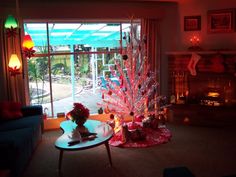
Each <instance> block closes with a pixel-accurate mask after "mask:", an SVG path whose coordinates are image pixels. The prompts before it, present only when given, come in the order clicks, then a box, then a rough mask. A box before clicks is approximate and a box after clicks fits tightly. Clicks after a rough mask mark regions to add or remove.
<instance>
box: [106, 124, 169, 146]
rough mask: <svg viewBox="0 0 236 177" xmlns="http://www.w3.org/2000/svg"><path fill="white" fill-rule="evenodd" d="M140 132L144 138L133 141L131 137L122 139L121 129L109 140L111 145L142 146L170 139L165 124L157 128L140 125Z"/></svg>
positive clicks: (165, 141) (157, 143) (161, 142)
mask: <svg viewBox="0 0 236 177" xmlns="http://www.w3.org/2000/svg"><path fill="white" fill-rule="evenodd" d="M139 128H141V129H142V133H143V134H144V135H145V138H143V139H140V140H136V141H133V140H131V138H129V139H128V140H126V141H124V137H123V136H124V135H123V133H122V131H119V132H117V133H116V134H115V135H114V136H113V137H112V139H111V140H110V141H109V144H110V145H111V146H116V147H124V148H143V147H149V146H154V145H159V144H163V143H167V142H168V141H170V139H171V137H172V134H171V132H170V130H169V129H167V128H166V127H165V126H164V127H160V128H157V129H152V128H146V127H141V126H139Z"/></svg>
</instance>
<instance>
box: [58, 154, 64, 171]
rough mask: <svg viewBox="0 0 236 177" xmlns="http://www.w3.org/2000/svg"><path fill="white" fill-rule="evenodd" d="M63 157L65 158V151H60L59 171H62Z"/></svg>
mask: <svg viewBox="0 0 236 177" xmlns="http://www.w3.org/2000/svg"><path fill="white" fill-rule="evenodd" d="M62 157H63V150H60V156H59V164H58V169H59V171H60V170H61V163H62Z"/></svg>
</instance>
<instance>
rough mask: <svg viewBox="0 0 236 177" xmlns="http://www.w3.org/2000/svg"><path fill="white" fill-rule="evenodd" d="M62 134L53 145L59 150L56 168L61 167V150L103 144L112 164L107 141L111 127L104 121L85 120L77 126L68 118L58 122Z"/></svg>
mask: <svg viewBox="0 0 236 177" xmlns="http://www.w3.org/2000/svg"><path fill="white" fill-rule="evenodd" d="M60 127H61V129H62V130H63V134H62V135H61V136H60V137H59V138H58V139H57V140H56V142H55V147H56V148H57V149H59V150H60V155H59V164H58V169H59V170H60V169H61V164H62V158H63V152H64V151H78V150H85V149H90V148H93V147H96V146H99V145H102V144H104V145H105V146H106V150H107V154H108V158H109V162H110V165H111V166H112V160H111V153H110V148H109V144H108V141H109V140H110V139H111V138H112V136H113V129H112V128H111V126H109V125H108V124H106V123H104V122H100V121H97V120H87V121H86V122H85V124H84V127H82V128H81V127H80V128H78V127H77V125H76V124H75V123H73V122H72V121H70V120H67V121H63V122H61V124H60Z"/></svg>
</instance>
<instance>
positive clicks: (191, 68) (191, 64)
mask: <svg viewBox="0 0 236 177" xmlns="http://www.w3.org/2000/svg"><path fill="white" fill-rule="evenodd" d="M200 59H201V56H200V55H198V54H196V53H193V54H192V57H191V59H190V61H189V63H188V70H189V71H190V73H191V75H193V76H196V75H197V72H196V68H195V67H196V64H197V62H198V61H199V60H200Z"/></svg>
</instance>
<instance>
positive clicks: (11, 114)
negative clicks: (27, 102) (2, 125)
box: [0, 101, 23, 120]
mask: <svg viewBox="0 0 236 177" xmlns="http://www.w3.org/2000/svg"><path fill="white" fill-rule="evenodd" d="M21 107H22V105H21V103H19V102H13V101H3V102H0V108H1V109H0V119H1V120H12V119H18V118H21V117H22V116H23V114H22V112H21Z"/></svg>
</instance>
